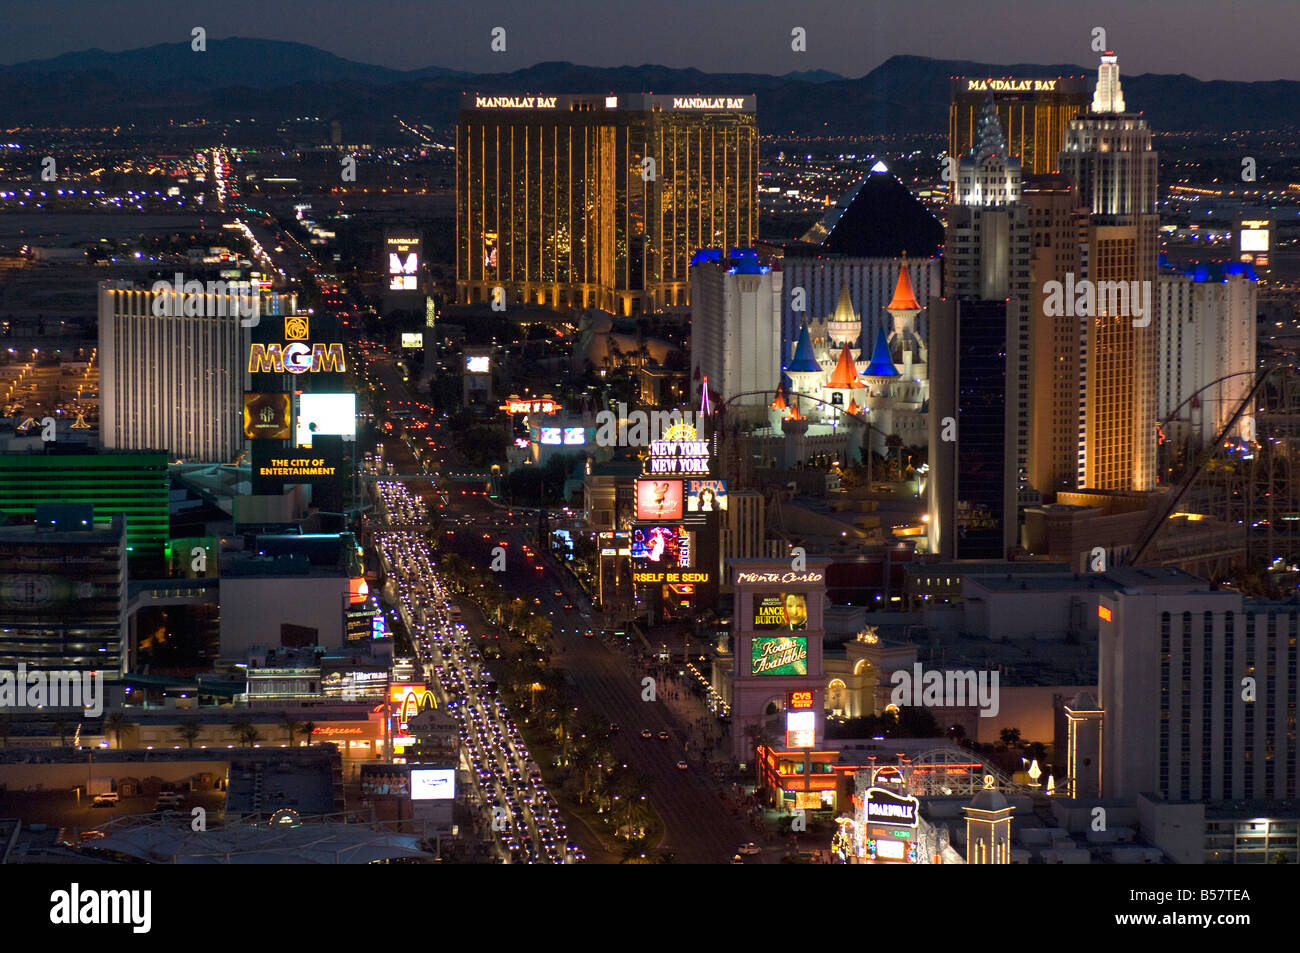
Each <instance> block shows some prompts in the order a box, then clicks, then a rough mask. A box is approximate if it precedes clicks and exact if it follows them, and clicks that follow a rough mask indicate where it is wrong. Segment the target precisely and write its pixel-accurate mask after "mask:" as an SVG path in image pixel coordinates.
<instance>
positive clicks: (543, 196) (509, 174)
mask: <svg viewBox="0 0 1300 953" xmlns="http://www.w3.org/2000/svg"><path fill="white" fill-rule="evenodd" d="M754 111H755V97H753V96H713V95H701V96H652V95H630V96H629V95H623V96H590V95H569V96H532V95H529V96H485V95H480V94H466V95H465V96H464V98H463V101H462V106H461V111H460V119H459V123H458V125H457V130H456V296H457V300H458V301H460V302H461V303H463V304H469V303H475V302H489V301H491V300H492V295H493V290H492V289H493V288H496V287H498V286H499V287H501V288H503V289H504V293H505V298H506V303H507V304H546V305H551V306H553V307H584V308H585V307H595V308H601V309H604V310H607V311H610V312H613V313H615V314H624V315H626V314H636V313H644V312H649V311H655V310H658V309H661V308H673V307H684V306H685V305H687V304H688V303H689V298H688V287H689V284H688V282H689V266H690V259H691V255H692V254H693V253H694V251H695V250H696V249H698V248H718V247H723V248H727V247H737V246H739V247H750V246H752V245H753V243H754V241H755V240H756V239H757V237H758V128H757V125H756V123H755V112H754Z"/></svg>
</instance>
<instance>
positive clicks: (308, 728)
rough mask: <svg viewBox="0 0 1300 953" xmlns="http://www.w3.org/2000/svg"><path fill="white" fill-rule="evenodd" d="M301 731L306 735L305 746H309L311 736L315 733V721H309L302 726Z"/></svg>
mask: <svg viewBox="0 0 1300 953" xmlns="http://www.w3.org/2000/svg"><path fill="white" fill-rule="evenodd" d="M302 733H303V734H304V735H306V736H307V747H308V748H310V747H311V736H312V735H314V734H316V722H314V721H309V722H307V723H306V724H305V725H303V726H302Z"/></svg>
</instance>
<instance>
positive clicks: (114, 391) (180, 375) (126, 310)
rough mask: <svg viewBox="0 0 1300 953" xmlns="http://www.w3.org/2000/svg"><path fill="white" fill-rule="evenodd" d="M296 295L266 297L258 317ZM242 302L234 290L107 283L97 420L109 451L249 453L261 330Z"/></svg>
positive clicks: (212, 456) (201, 458)
mask: <svg viewBox="0 0 1300 953" xmlns="http://www.w3.org/2000/svg"><path fill="white" fill-rule="evenodd" d="M195 284H197V282H195ZM160 298H161V299H162V300H161V301H160V300H159V299H160ZM182 298H184V300H182ZM296 300H297V299H296V296H295V295H277V294H267V293H263V294H261V295H260V296H259V298H258V302H259V304H258V308H259V311H258V317H257V319H256V320H258V321H260V320H262V319H264V318H265V317H266V316H268V315H283V314H291V313H293V311H294V310H296ZM243 303H244V298H243V296H242V295H239V294H236V293H211V292H204V291H197V292H194V293H193V294H192V295H191V294H188V293H187V294H185V295H184V296H182V295H180V294H177V293H175V292H174V291H171V290H168V291H165V292H159V293H156V292H154V291H153V290H152V289H150V288H137V287H136V286H135V285H134V284H132V283H131V282H122V281H105V282H100V285H99V360H100V372H99V395H100V396H99V405H100V407H99V419H100V443H101V445H102V446H103V447H104V448H105V449H107V450H162V451H164V452H166V453H167V454H168V455H169V456H170V457H172V458H180V459H183V460H187V461H194V462H219V463H225V462H227V461H229V460H231V459H232V458H233V457H235V456H236V455H237V454H238V453H239V452H240V451H241V450H242V449H243V446H244V429H243V396H244V391H245V390H246V389H247V386H246V382H247V380H248V375H247V370H246V367H247V364H248V356H249V328H251V327H253V326H254V325H253V324H252V323H251V322H252V321H253V320H254V319H251V318H249V317H247V316H246V315H244V314H243V312H242V311H241V308H242V306H243ZM159 304H161V305H163V306H162V307H158V306H157V305H159ZM160 312H161V313H160Z"/></svg>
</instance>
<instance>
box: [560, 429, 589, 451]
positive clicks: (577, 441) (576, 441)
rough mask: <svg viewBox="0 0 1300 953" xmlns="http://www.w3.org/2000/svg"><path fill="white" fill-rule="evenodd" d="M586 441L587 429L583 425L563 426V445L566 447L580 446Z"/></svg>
mask: <svg viewBox="0 0 1300 953" xmlns="http://www.w3.org/2000/svg"><path fill="white" fill-rule="evenodd" d="M586 442H587V431H586V429H585V428H583V427H565V428H564V445H565V446H566V447H581V446H583V445H584V444H586Z"/></svg>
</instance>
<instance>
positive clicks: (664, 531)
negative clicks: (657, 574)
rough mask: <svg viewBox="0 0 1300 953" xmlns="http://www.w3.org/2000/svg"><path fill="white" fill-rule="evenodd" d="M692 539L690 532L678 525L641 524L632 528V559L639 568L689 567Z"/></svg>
mask: <svg viewBox="0 0 1300 953" xmlns="http://www.w3.org/2000/svg"><path fill="white" fill-rule="evenodd" d="M690 540H691V537H690V533H688V532H687V531H686V530H684V529H681V528H680V527H677V526H639V527H637V528H635V529H633V530H632V559H633V561H634V563H635V564H636V566H637V568H655V569H665V568H668V567H673V568H679V569H684V568H688V567H689V566H690V565H691V541H690Z"/></svg>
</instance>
